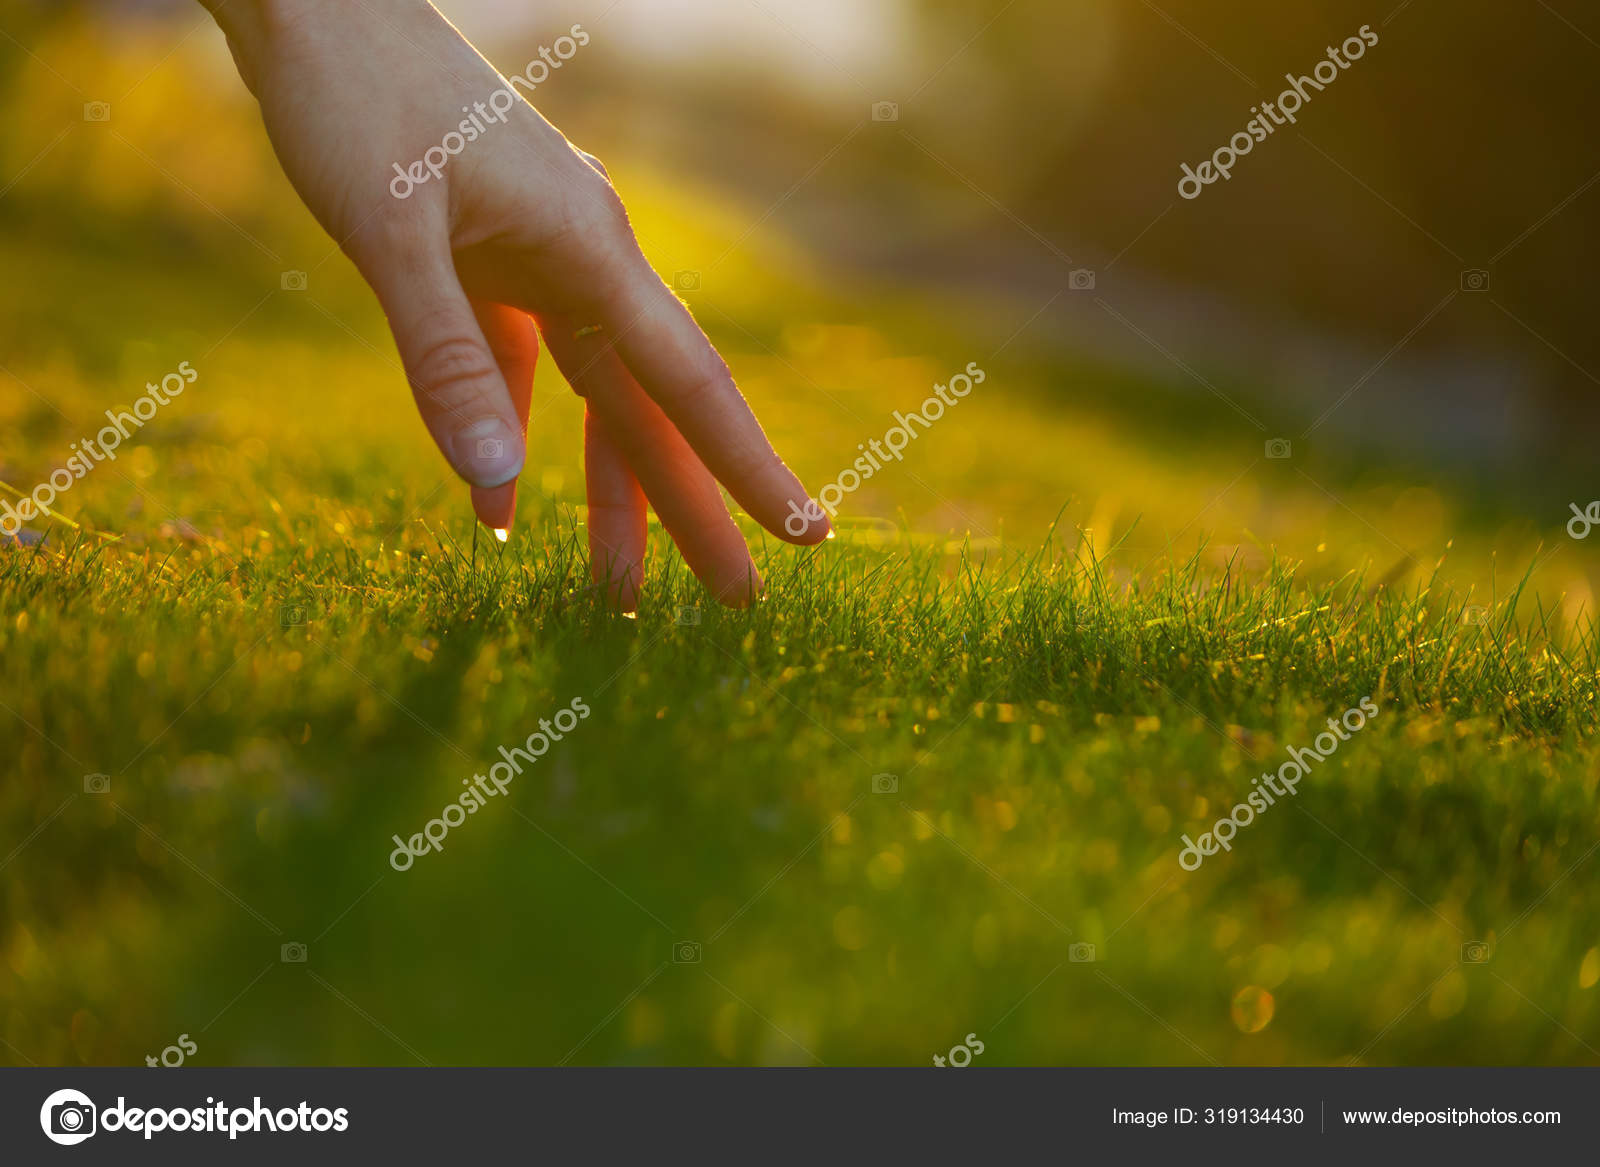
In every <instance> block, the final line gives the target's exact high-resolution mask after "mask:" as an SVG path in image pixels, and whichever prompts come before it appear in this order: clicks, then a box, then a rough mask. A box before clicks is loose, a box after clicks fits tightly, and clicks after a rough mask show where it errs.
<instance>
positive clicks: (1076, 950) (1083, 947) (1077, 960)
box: [1067, 944, 1098, 964]
mask: <svg viewBox="0 0 1600 1167" xmlns="http://www.w3.org/2000/svg"><path fill="white" fill-rule="evenodd" d="M1067 959H1068V960H1070V961H1071V962H1072V963H1073V964H1093V963H1094V962H1095V961H1096V960H1097V959H1098V957H1096V956H1095V954H1094V945H1093V944H1074V945H1073V946H1072V947H1071V948H1069V949H1067Z"/></svg>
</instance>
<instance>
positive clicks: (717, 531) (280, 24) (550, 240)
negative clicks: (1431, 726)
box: [202, 0, 832, 611]
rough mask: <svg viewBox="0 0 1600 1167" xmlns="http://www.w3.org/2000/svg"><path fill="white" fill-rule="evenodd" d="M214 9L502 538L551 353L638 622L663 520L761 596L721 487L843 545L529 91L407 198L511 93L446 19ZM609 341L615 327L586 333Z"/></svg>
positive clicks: (308, 6)
mask: <svg viewBox="0 0 1600 1167" xmlns="http://www.w3.org/2000/svg"><path fill="white" fill-rule="evenodd" d="M202 3H204V4H205V6H206V7H207V8H208V9H210V10H211V12H212V15H213V16H214V17H215V18H216V20H217V23H218V24H219V25H220V26H221V27H222V29H223V31H224V33H225V34H226V35H227V38H228V44H229V47H230V48H231V49H232V51H233V56H234V60H235V61H236V63H237V64H238V66H239V72H240V75H241V77H242V78H243V79H244V82H245V84H246V85H247V86H248V87H249V88H250V91H251V92H252V93H253V94H254V95H255V97H256V99H257V101H258V102H259V103H260V106H261V115H262V120H263V121H264V123H265V124H266V129H267V134H268V136H269V138H270V139H271V141H272V146H273V149H274V150H275V151H276V152H277V155H278V159H279V161H280V162H281V163H282V165H283V169H284V172H285V173H286V174H287V175H288V177H289V180H290V182H291V183H292V184H293V185H294V188H295V190H296V191H297V192H298V193H299V195H300V197H301V198H302V199H303V200H304V201H305V203H306V206H307V207H309V208H310V210H311V212H312V213H313V214H314V215H315V216H316V218H317V220H318V222H320V223H321V224H322V226H323V227H324V228H325V229H326V230H327V232H328V234H329V235H330V236H331V237H332V238H333V239H334V240H335V241H336V242H337V243H338V244H339V246H340V248H341V249H342V250H343V251H344V253H345V254H346V255H347V256H349V258H350V259H351V260H352V261H353V262H354V263H355V265H356V267H357V269H358V270H359V271H360V272H361V274H362V276H363V277H364V278H365V279H366V280H367V282H368V284H370V285H371V287H372V290H373V292H374V293H375V294H376V295H377V297H378V300H379V303H380V304H381V305H382V307H383V310H384V313H385V314H386V316H387V317H388V320H389V325H390V328H391V330H392V331H393V333H394V338H395V344H396V346H397V347H398V349H399V352H400V359H401V362H402V364H403V365H404V367H405V371H406V377H407V380H408V381H409V382H410V385H411V390H412V396H413V398H414V399H415V401H416V404H417V409H418V411H419V412H420V413H421V415H422V420H423V422H424V423H425V424H426V425H427V427H428V430H429V432H430V433H431V434H432V435H433V438H434V441H435V442H436V443H437V444H438V446H439V449H440V451H441V452H442V453H443V454H444V456H445V458H446V460H447V461H448V462H449V463H450V465H451V466H452V467H453V468H454V469H455V470H456V472H457V473H458V474H460V475H461V477H462V478H463V479H465V480H466V482H467V483H468V484H470V486H471V488H472V502H473V507H474V510H475V511H476V512H477V514H478V517H479V519H480V520H481V521H482V522H483V523H484V524H485V525H487V526H489V527H491V528H495V529H497V530H502V531H503V530H506V529H508V528H509V527H510V526H511V522H512V515H513V513H514V510H515V505H516V480H517V476H518V474H519V473H520V472H521V470H522V467H523V461H524V457H525V449H526V447H525V441H524V435H525V433H526V429H527V424H528V404H529V399H530V394H531V391H532V383H533V370H534V366H535V364H536V362H537V361H538V358H539V351H540V348H541V347H543V348H545V349H546V350H548V352H549V354H550V356H551V357H552V358H553V359H554V360H555V362H556V364H557V366H558V367H559V368H560V370H561V372H562V374H563V375H564V376H565V377H566V378H567V380H568V382H569V383H570V384H571V385H572V387H573V389H574V390H575V391H576V392H577V393H578V394H579V395H580V396H582V397H583V398H584V399H585V402H586V412H585V418H584V462H585V475H586V479H587V487H588V502H589V550H590V562H591V565H592V571H593V574H594V579H595V582H596V584H597V585H599V586H601V587H603V588H604V589H605V590H606V591H607V593H608V594H609V595H610V597H611V598H612V600H613V601H614V602H615V603H616V604H617V605H618V606H619V607H620V608H621V609H622V610H624V611H633V610H634V609H635V607H636V605H637V602H638V591H639V585H640V581H641V580H642V578H643V561H644V548H645V532H646V514H645V507H646V503H647V501H648V504H649V505H650V506H652V507H654V508H655V511H656V514H657V515H658V516H659V518H660V519H661V523H662V525H663V526H664V527H665V528H666V530H667V532H668V533H669V534H670V535H671V536H672V539H673V541H674V542H675V543H676V544H677V546H678V548H679V550H680V551H681V552H682V553H683V557H684V559H685V561H686V562H687V563H688V564H689V567H690V568H691V569H692V570H693V571H694V573H695V575H696V576H697V577H698V578H699V579H700V581H701V582H702V583H703V584H705V586H706V587H707V588H708V589H709V590H710V591H711V593H712V594H713V595H714V596H716V597H717V599H718V600H720V601H721V602H723V603H725V604H728V605H730V606H733V607H742V606H744V605H746V604H748V603H749V602H750V601H751V600H752V599H754V598H755V597H757V596H758V595H760V593H761V590H762V587H763V584H762V581H761V577H760V574H759V573H758V572H757V571H756V567H755V563H754V561H753V560H752V559H751V557H750V551H749V548H748V547H747V546H746V545H745V541H744V537H743V536H742V535H741V534H740V533H739V530H738V528H737V527H736V526H735V524H734V522H733V519H732V517H731V516H730V515H729V513H728V509H727V507H726V505H725V504H724V502H723V499H722V493H721V491H720V490H719V489H718V485H717V484H718V481H719V480H720V482H721V483H722V484H723V485H724V486H726V487H727V489H728V492H729V493H730V494H731V495H732V496H733V497H734V499H735V500H737V502H738V503H739V505H740V506H742V507H743V508H744V509H745V511H746V512H748V513H749V514H750V516H751V517H752V518H754V519H755V520H756V521H757V522H759V523H760V524H761V525H762V526H763V527H765V528H766V529H767V530H768V531H770V532H772V533H773V535H775V536H776V537H778V538H780V539H782V540H784V541H785V542H789V543H798V544H801V545H805V546H808V545H811V544H815V543H818V542H821V541H822V540H823V539H827V538H831V537H832V530H831V528H830V526H829V524H828V521H827V519H826V517H824V516H823V514H822V512H821V510H820V509H819V508H818V507H817V506H816V504H815V503H813V502H811V500H810V498H809V496H808V495H807V494H806V492H805V489H804V488H803V487H802V486H801V485H800V482H799V480H798V479H797V478H796V477H795V476H794V474H793V473H791V472H790V470H789V468H788V467H787V466H785V465H784V463H783V461H782V460H781V459H780V458H779V457H778V455H777V454H776V452H774V450H773V448H772V446H771V444H770V443H769V442H768V441H767V438H766V435H765V434H764V433H763V432H762V430H761V426H760V424H759V423H758V422H757V421H756V419H755V416H754V414H752V413H751V411H750V407H749V406H748V405H747V404H746V403H745V400H744V398H743V396H742V395H741V394H740V392H739V390H738V387H737V386H736V385H735V384H734V381H733V378H732V376H731V375H730V373H729V371H728V367H727V364H726V363H725V362H724V361H723V360H722V358H721V357H720V356H719V355H718V354H717V351H716V350H715V349H714V348H713V347H712V345H711V342H710V341H709V340H707V339H706V336H705V333H704V332H702V331H701V330H700V328H699V326H698V325H696V324H695V322H694V319H693V318H692V317H691V316H690V315H689V312H688V310H687V309H686V308H685V307H684V306H683V304H682V303H681V302H680V301H679V300H678V299H677V298H676V297H675V296H674V295H672V293H671V292H670V291H669V290H668V289H667V287H666V285H664V284H663V283H662V281H661V279H660V277H658V276H657V275H656V274H655V272H654V271H653V270H651V268H650V266H649V264H648V263H647V262H646V261H645V258H644V256H643V254H642V253H641V252H640V249H639V244H638V242H637V240H636V239H635V237H634V234H633V230H632V228H631V227H630V226H629V223H628V217H627V213H626V211H625V210H624V209H623V205H622V200H621V199H620V198H619V197H618V196H617V192H616V190H615V189H614V188H613V187H612V185H611V182H610V180H609V178H608V176H607V175H606V172H605V168H604V167H602V166H601V165H600V163H599V162H598V161H597V160H596V159H594V158H593V157H591V156H590V155H588V154H585V153H584V152H582V151H580V150H578V149H577V148H576V147H574V146H573V145H572V144H571V143H570V142H568V141H567V139H566V138H565V137H564V136H563V135H562V134H561V132H560V131H559V130H557V129H556V128H555V127H554V126H552V125H551V124H550V123H549V122H547V121H546V120H545V119H544V118H543V117H541V116H540V115H539V113H538V111H537V110H535V109H534V108H533V107H532V106H531V105H529V104H528V103H527V101H526V100H524V99H523V97H522V96H521V94H520V93H518V94H517V95H516V98H515V103H514V104H513V106H512V107H511V109H510V110H509V112H507V113H506V115H505V119H504V121H503V122H494V123H485V124H486V126H487V128H486V130H485V132H484V133H483V134H482V136H480V137H479V138H478V140H477V141H474V142H471V143H466V144H465V145H464V146H463V148H462V149H461V151H460V152H459V153H457V154H455V155H452V156H450V157H449V158H448V161H447V163H446V164H445V166H444V168H443V172H442V174H441V175H440V176H439V177H438V178H437V179H435V178H433V177H432V176H431V174H430V175H429V177H428V179H427V181H425V182H422V183H418V184H416V185H415V186H414V188H413V189H412V191H411V193H410V195H409V196H408V197H406V198H403V199H402V198H397V197H395V195H394V194H393V193H391V189H390V184H391V182H392V181H394V180H395V178H396V172H395V169H394V166H395V164H396V163H398V164H399V165H400V167H401V168H402V169H405V168H409V167H410V166H411V165H412V163H414V162H416V161H417V160H419V159H422V158H423V157H424V155H425V154H426V152H427V151H429V150H430V149H431V148H434V147H437V146H439V145H440V143H441V142H442V141H443V140H444V138H445V136H446V135H447V134H449V133H451V131H454V130H456V129H457V127H458V123H459V122H460V121H461V120H462V119H463V118H465V117H467V116H468V115H467V114H463V113H462V112H461V107H462V106H468V107H469V108H471V107H474V106H475V105H477V104H479V103H483V102H486V101H488V100H489V96H490V95H491V94H493V93H494V92H495V91H497V90H500V89H504V88H506V84H505V82H504V81H503V80H502V78H501V77H500V75H499V74H498V73H497V72H496V71H495V70H494V68H493V67H492V66H491V65H490V64H489V63H488V62H487V61H486V60H484V59H483V57H482V56H480V55H479V54H478V52H477V51H476V50H475V49H474V48H473V47H472V46H471V45H470V44H468V43H467V41H466V40H465V39H463V38H462V36H461V35H460V34H459V33H458V32H456V30H455V29H454V28H452V27H451V26H450V24H449V23H448V22H447V21H446V20H445V19H444V17H443V16H441V15H440V14H439V13H438V12H437V11H436V10H435V9H434V8H433V6H432V5H431V4H428V3H425V2H423V0H382V3H381V4H380V3H378V2H377V0H371V2H368V0H351V2H349V3H343V2H341V3H331V2H329V0H202ZM502 105H503V99H502ZM479 120H480V122H484V119H483V118H482V117H480V119H479ZM592 325H601V326H602V327H603V331H600V332H596V333H592V334H589V335H585V336H581V337H580V336H576V335H575V334H576V333H577V332H578V331H579V330H580V329H583V328H586V327H588V326H592ZM541 337H542V338H543V345H542V346H541V343H540V341H541ZM791 502H793V503H794V504H796V505H797V506H798V507H800V508H801V509H802V510H803V511H804V513H806V514H807V515H814V516H816V518H815V521H813V522H812V523H811V525H810V527H809V528H808V529H807V530H806V531H804V532H803V533H802V534H801V535H800V536H798V537H797V536H794V535H792V534H790V533H789V532H788V531H787V530H786V529H785V526H784V519H785V517H787V516H788V515H790V514H791V513H792V512H791V508H790V505H789V504H790V503H791Z"/></svg>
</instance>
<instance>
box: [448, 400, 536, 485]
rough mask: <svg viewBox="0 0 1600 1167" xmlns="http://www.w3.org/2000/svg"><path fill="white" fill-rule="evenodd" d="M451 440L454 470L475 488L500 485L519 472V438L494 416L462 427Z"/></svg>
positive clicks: (520, 468) (520, 452)
mask: <svg viewBox="0 0 1600 1167" xmlns="http://www.w3.org/2000/svg"><path fill="white" fill-rule="evenodd" d="M454 441H455V455H456V457H455V463H456V469H457V470H459V471H460V472H461V475H462V477H464V478H465V479H466V480H467V481H468V482H471V483H473V484H474V485H476V486H481V487H485V488H489V487H495V486H503V485H505V484H506V483H508V482H510V481H511V480H512V479H514V478H515V477H516V476H517V475H518V474H520V473H522V461H523V456H524V455H523V449H522V435H520V434H518V433H515V432H513V431H512V429H511V427H510V426H508V425H507V424H506V423H505V422H503V421H501V420H500V419H499V418H498V417H484V418H479V419H478V420H477V421H475V422H473V423H472V424H471V425H466V426H463V427H462V428H461V429H459V430H457V431H456V434H455V439H454Z"/></svg>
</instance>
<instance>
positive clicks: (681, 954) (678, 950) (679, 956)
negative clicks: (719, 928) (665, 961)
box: [672, 940, 700, 964]
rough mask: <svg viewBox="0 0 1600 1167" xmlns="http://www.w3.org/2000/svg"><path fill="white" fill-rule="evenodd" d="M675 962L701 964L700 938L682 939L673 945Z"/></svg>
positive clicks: (673, 960)
mask: <svg viewBox="0 0 1600 1167" xmlns="http://www.w3.org/2000/svg"><path fill="white" fill-rule="evenodd" d="M672 963H673V964H699V963H700V942H699V941H698V940H680V941H678V942H677V943H676V944H674V945H673V946H672Z"/></svg>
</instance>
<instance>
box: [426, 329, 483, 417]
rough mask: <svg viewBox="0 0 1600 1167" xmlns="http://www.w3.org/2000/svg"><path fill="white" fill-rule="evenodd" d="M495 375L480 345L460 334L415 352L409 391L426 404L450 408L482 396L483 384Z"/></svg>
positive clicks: (432, 342)
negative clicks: (427, 402)
mask: <svg viewBox="0 0 1600 1167" xmlns="http://www.w3.org/2000/svg"><path fill="white" fill-rule="evenodd" d="M495 372H496V367H495V363H494V359H493V357H492V356H490V354H489V352H488V351H487V350H486V349H485V348H484V346H483V345H481V344H479V343H478V342H477V341H475V340H472V339H471V338H469V337H466V336H462V335H460V334H446V335H445V336H442V337H440V338H439V339H437V340H433V341H430V342H428V343H427V344H425V345H424V346H423V347H422V348H421V349H420V350H419V351H418V353H417V356H416V359H415V361H414V362H413V365H412V370H411V383H412V384H411V387H412V390H413V391H414V392H415V393H417V394H418V395H419V396H420V397H422V398H424V399H426V400H427V401H429V402H432V403H433V404H435V405H438V406H441V407H444V408H452V407H455V406H459V405H463V404H465V403H467V402H469V401H473V400H475V399H477V398H479V397H481V396H483V391H484V388H485V382H487V381H488V380H489V379H491V378H492V377H493V376H494V375H495Z"/></svg>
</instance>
